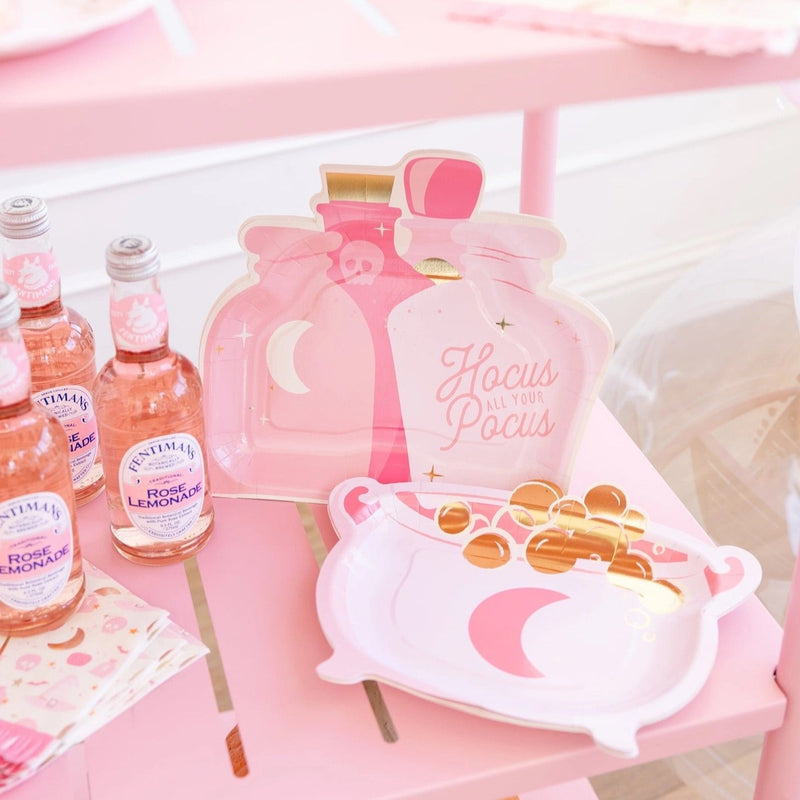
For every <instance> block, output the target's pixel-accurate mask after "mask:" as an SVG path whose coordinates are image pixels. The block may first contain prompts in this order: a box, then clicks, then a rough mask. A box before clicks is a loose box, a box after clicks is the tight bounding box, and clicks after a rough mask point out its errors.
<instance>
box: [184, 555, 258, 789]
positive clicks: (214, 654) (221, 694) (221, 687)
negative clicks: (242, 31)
mask: <svg viewBox="0 0 800 800" xmlns="http://www.w3.org/2000/svg"><path fill="white" fill-rule="evenodd" d="M183 568H184V571H185V572H186V580H187V582H188V584H189V593H190V595H191V597H192V605H193V606H194V614H195V618H196V619H197V626H198V628H199V630H200V638H201V639H202V641H203V644H204V645H205V646H206V647H207V648H208V650H209V652H208V655H207V656H206V664H207V666H208V672H209V675H210V676H211V686H212V688H213V690H214V699H215V700H216V703H217V711H219V713H220V714H224V713H226V712H233V711H234V708H233V698H232V697H231V691H230V687H229V686H228V679H227V678H226V677H225V667H224V665H223V663H222V653H221V652H220V649H219V642H218V641H217V634H216V631H215V630H214V622H213V620H212V619H211V610H210V609H209V606H208V597H207V596H206V589H205V586H203V577H202V575H201V574H200V566H199V565H198V563H197V558H196V557H195V556H192V557H191V558H187V559H186V561H184V562H183ZM225 745H226V747H227V749H228V758H229V760H230V763H231V769H232V770H233V774H234V775H236V777H237V778H243V777H244V776H245V775H247V774H248V773H249V772H250V768H249V767H248V765H247V756H246V755H245V752H244V743H243V742H242V735H241V732H240V731H239V726H238V725H234V726H233V728H231V730H230V731H229V732H228V734H227V735H226V737H225Z"/></svg>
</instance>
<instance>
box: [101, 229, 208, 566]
mask: <svg viewBox="0 0 800 800" xmlns="http://www.w3.org/2000/svg"><path fill="white" fill-rule="evenodd" d="M159 267H160V261H159V255H158V251H157V250H156V248H155V247H154V246H153V244H152V243H151V242H150V240H149V239H146V238H144V237H139V236H126V237H121V238H119V239H115V240H114V241H113V242H112V243H111V244H110V245H109V247H108V249H107V250H106V270H107V272H108V274H109V276H110V277H111V304H110V311H111V332H112V335H113V338H114V344H115V347H116V354H115V355H114V357H113V358H111V359H110V360H109V361H108V362H107V363H106V364H105V365H104V366H103V367H102V369H101V370H100V371H99V372H98V375H97V378H96V380H95V383H94V397H95V404H96V408H97V418H98V421H99V428H100V446H101V448H102V451H103V462H104V463H105V465H106V476H107V479H106V496H107V498H108V507H109V511H110V515H111V536H112V540H113V542H114V546H115V547H116V548H117V550H118V551H119V552H120V553H121V554H122V555H123V556H125V557H126V558H128V559H129V560H131V561H135V562H137V563H141V564H168V563H172V562H175V561H180V560H182V559H185V558H188V557H189V556H191V555H193V554H194V553H196V552H197V551H198V550H200V548H201V547H202V546H203V545H204V544H205V543H206V542H207V541H208V538H209V536H210V535H211V531H212V528H213V525H214V510H213V507H212V504H211V492H210V488H209V484H208V473H207V464H208V460H207V457H206V445H205V424H204V419H203V404H202V403H203V390H202V385H201V382H200V375H199V373H198V371H197V369H196V368H195V366H194V365H193V364H192V363H191V362H190V361H189V360H188V359H187V358H185V357H184V356H182V355H180V354H179V353H176V352H174V351H173V350H171V349H170V347H169V343H168V320H167V309H166V304H165V302H164V298H163V297H162V295H161V290H160V289H159V283H158V271H159Z"/></svg>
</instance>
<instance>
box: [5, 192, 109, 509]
mask: <svg viewBox="0 0 800 800" xmlns="http://www.w3.org/2000/svg"><path fill="white" fill-rule="evenodd" d="M0 232H2V234H3V277H4V278H5V280H6V282H7V283H9V284H10V285H11V286H12V287H13V288H14V289H15V290H16V292H17V295H18V297H19V303H20V307H21V311H22V316H21V318H20V323H19V326H20V329H21V331H22V337H23V339H24V340H25V346H26V347H27V350H28V356H29V358H30V364H31V387H32V389H33V399H34V400H35V401H36V402H38V403H39V404H40V405H42V406H44V407H45V408H47V409H48V410H49V411H51V412H52V413H53V414H55V415H56V416H57V417H58V418H59V420H60V421H61V424H62V425H63V426H64V429H65V430H66V432H67V437H68V438H69V448H70V465H71V470H72V483H73V486H74V488H75V499H76V501H77V503H78V505H82V504H84V503H87V502H89V500H91V499H92V498H93V497H95V496H96V495H97V494H99V493H100V491H101V490H102V489H103V484H104V478H103V467H102V464H101V461H100V449H99V447H98V441H97V439H98V437H97V420H96V418H95V413H94V407H93V403H92V397H91V387H92V382H93V381H94V376H95V347H94V334H93V333H92V329H91V327H90V326H89V323H88V322H87V321H86V320H85V319H84V318H83V317H82V316H81V315H80V314H78V313H77V312H76V311H74V310H73V309H71V308H67V307H66V306H64V305H63V304H62V302H61V280H60V274H59V269H58V263H57V262H56V260H55V257H54V255H53V248H52V246H51V244H50V220H49V217H48V214H47V207H46V206H45V204H44V202H43V201H42V200H40V199H39V198H38V197H12V198H10V199H8V200H6V201H5V202H4V203H3V204H2V206H0Z"/></svg>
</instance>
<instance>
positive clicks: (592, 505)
mask: <svg viewBox="0 0 800 800" xmlns="http://www.w3.org/2000/svg"><path fill="white" fill-rule="evenodd" d="M583 502H584V503H585V504H586V508H587V509H588V510H589V513H590V514H591V515H592V516H594V517H621V516H622V515H623V514H624V513H625V510H626V508H627V507H628V501H627V499H626V498H625V495H624V493H623V492H622V490H621V489H618V488H617V487H616V486H611V485H610V484H601V485H599V486H593V487H592V488H591V489H589V491H588V492H586V494H585V495H584V497H583Z"/></svg>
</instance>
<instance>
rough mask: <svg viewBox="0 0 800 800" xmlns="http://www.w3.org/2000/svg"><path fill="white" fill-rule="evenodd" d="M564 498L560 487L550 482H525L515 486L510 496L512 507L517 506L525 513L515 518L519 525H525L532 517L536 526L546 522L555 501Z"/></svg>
mask: <svg viewBox="0 0 800 800" xmlns="http://www.w3.org/2000/svg"><path fill="white" fill-rule="evenodd" d="M563 496H564V492H562V491H561V487H560V486H557V485H556V484H555V483H551V482H550V481H527V482H526V483H523V484H521V485H520V486H517V488H516V489H514V491H513V493H512V494H511V500H510V503H511V505H512V506H519V507H520V508H521V509H524V510H525V511H527V512H528V513H527V514H523V513H520V514H519V515H518V516H515V519H516V520H517V522H519V524H520V525H525V524H526V522H525V520H526V519H527V518H528V517H532V518H533V520H534V522H535V524H536V525H541V524H542V523H544V522H547V520H548V518H549V513H548V512H549V509H550V506H551V505H553V503H555V502H556V500H560V499H561V497H563Z"/></svg>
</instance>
